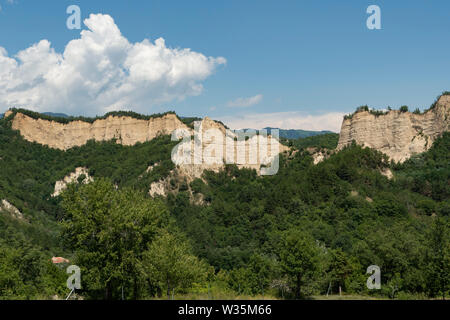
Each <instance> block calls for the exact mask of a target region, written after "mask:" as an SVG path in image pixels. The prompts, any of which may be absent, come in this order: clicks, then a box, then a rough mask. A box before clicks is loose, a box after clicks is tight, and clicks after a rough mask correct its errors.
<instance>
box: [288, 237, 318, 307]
mask: <svg viewBox="0 0 450 320" xmlns="http://www.w3.org/2000/svg"><path fill="white" fill-rule="evenodd" d="M318 258H319V248H318V246H317V245H316V241H315V240H314V239H313V238H312V237H311V236H310V235H309V234H307V233H304V232H302V231H300V230H296V229H293V230H290V231H287V232H286V234H285V236H284V239H283V242H282V247H281V251H280V260H281V268H282V270H283V272H284V273H286V274H287V275H288V276H289V277H290V278H291V281H292V282H293V283H294V287H295V291H294V292H295V298H297V299H299V298H301V297H302V291H301V288H302V286H303V284H304V283H305V280H306V279H308V278H309V279H311V278H314V276H315V272H316V271H317V268H318Z"/></svg>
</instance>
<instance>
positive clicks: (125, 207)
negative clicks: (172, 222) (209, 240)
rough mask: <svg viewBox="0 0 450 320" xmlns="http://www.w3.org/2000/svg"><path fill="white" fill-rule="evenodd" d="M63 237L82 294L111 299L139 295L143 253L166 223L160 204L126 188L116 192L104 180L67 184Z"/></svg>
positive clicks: (64, 199)
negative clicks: (76, 267) (71, 252)
mask: <svg viewBox="0 0 450 320" xmlns="http://www.w3.org/2000/svg"><path fill="white" fill-rule="evenodd" d="M62 206H63V208H64V210H65V211H66V214H65V216H64V219H63V222H62V224H63V236H64V238H65V240H66V243H67V244H68V245H69V246H70V247H71V248H72V249H73V250H74V252H75V257H76V259H75V263H76V264H77V265H79V266H80V268H81V272H82V277H83V283H82V286H83V290H84V291H85V292H86V293H87V294H88V295H90V296H92V297H94V298H98V297H100V296H101V295H103V296H104V297H105V299H115V298H119V297H120V296H122V292H123V290H125V294H126V295H127V298H133V299H137V298H139V297H141V296H142V294H143V292H142V291H141V287H142V283H143V282H142V281H141V280H142V278H143V277H144V275H143V274H142V272H141V270H142V268H141V267H140V264H141V260H142V252H144V250H145V249H146V248H147V244H148V243H150V242H151V241H152V240H153V238H154V237H155V235H156V234H157V232H158V231H159V230H161V229H162V228H164V227H166V226H167V225H168V213H167V210H166V209H165V207H164V206H163V205H162V203H160V202H159V201H154V200H152V199H150V198H147V197H145V195H144V194H141V193H140V192H136V191H133V190H131V189H126V188H125V189H123V190H115V188H114V185H113V184H112V183H111V182H110V181H109V180H106V179H97V180H95V182H93V183H90V184H87V185H79V186H75V185H71V186H69V188H68V189H67V190H66V191H65V192H64V193H63V201H62Z"/></svg>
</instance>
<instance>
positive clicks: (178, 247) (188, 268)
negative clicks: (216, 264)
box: [143, 232, 208, 299]
mask: <svg viewBox="0 0 450 320" xmlns="http://www.w3.org/2000/svg"><path fill="white" fill-rule="evenodd" d="M143 269H144V270H145V272H146V274H147V275H148V277H149V279H150V281H154V282H157V283H158V286H159V287H160V288H163V289H165V290H166V292H167V298H168V299H170V294H171V293H172V294H173V293H174V292H175V291H176V290H185V289H188V288H190V287H191V286H192V285H193V284H194V283H199V282H202V281H205V280H206V277H207V276H208V267H207V264H206V263H204V262H203V261H200V260H199V259H198V258H197V257H196V256H194V255H193V254H191V248H190V247H189V245H188V243H187V242H185V241H181V240H179V239H177V238H176V237H174V236H173V235H171V234H169V233H168V232H162V234H161V235H160V236H158V237H157V238H156V239H155V240H154V241H153V242H152V243H151V244H150V246H149V248H148V250H147V251H145V253H144V259H143Z"/></svg>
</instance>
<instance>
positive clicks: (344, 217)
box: [0, 116, 450, 299]
mask: <svg viewBox="0 0 450 320" xmlns="http://www.w3.org/2000/svg"><path fill="white" fill-rule="evenodd" d="M47 117H49V116H47ZM64 119H65V120H61V121H67V119H66V118H64ZM192 120H193V119H185V122H186V123H190V122H191V121H192ZM337 139H338V136H337V135H336V134H325V135H319V136H313V137H308V138H304V139H298V140H292V139H290V140H284V143H286V144H287V145H289V146H290V147H291V152H289V154H285V155H283V156H282V157H281V159H280V170H279V172H278V174H276V175H274V176H258V175H257V173H256V171H255V170H249V169H238V168H237V167H236V166H234V165H228V166H226V167H225V169H224V170H222V171H221V172H219V173H215V172H210V171H205V172H204V174H203V177H202V179H195V180H194V181H192V182H191V183H190V185H188V186H182V187H179V188H174V190H177V191H176V192H172V193H169V195H168V196H167V197H160V198H157V199H153V198H151V197H150V196H149V195H148V189H149V185H150V184H151V183H152V182H154V181H158V180H160V179H161V178H164V177H166V176H168V175H169V173H170V172H171V170H173V169H174V165H173V163H172V161H171V160H170V153H171V150H172V148H173V146H174V144H175V142H172V141H170V137H168V136H162V137H159V138H156V139H153V140H152V141H150V142H146V143H140V144H137V145H135V146H132V147H130V146H122V145H119V144H116V143H115V141H110V142H102V143H100V142H94V141H89V142H88V143H87V144H86V145H84V146H82V147H76V148H72V149H70V150H68V151H66V152H64V151H60V150H55V149H50V148H47V147H44V146H41V145H39V144H36V143H30V142H27V141H25V140H24V139H23V138H22V137H21V136H20V134H19V133H18V132H16V131H13V130H12V129H11V123H10V121H9V119H1V120H0V165H1V170H0V201H1V200H2V199H7V201H9V202H10V203H12V204H13V205H14V206H15V207H17V209H18V210H19V211H20V212H22V213H23V219H17V217H14V216H13V215H11V214H10V213H8V212H7V210H5V209H3V210H2V211H1V212H0V299H49V298H52V297H53V296H55V295H57V296H58V297H59V298H61V297H63V296H64V295H67V293H68V291H69V290H68V289H67V288H66V287H65V285H66V279H67V276H68V275H67V274H66V270H65V267H66V266H63V265H62V266H56V265H53V264H52V263H51V262H50V258H51V257H52V256H63V257H65V258H68V259H69V260H70V261H71V262H70V263H71V264H76V265H78V266H80V268H81V277H82V280H81V281H82V289H81V290H79V294H80V295H81V296H82V297H84V298H85V299H103V298H105V299H122V298H123V299H147V298H160V297H162V298H168V297H169V298H170V297H173V296H175V297H177V296H183V297H188V298H196V297H199V298H230V297H253V296H256V297H261V296H269V297H273V298H280V299H282V298H308V297H314V296H318V295H325V294H327V293H331V294H336V293H337V292H339V290H341V291H342V292H343V293H344V294H353V295H362V296H375V297H384V298H403V299H407V298H441V297H443V296H448V294H449V290H450V287H449V286H450V274H449V266H450V239H449V235H450V232H449V231H450V225H449V213H450V200H449V199H450V187H449V185H450V184H449V181H450V154H449V150H450V133H445V134H444V135H443V136H442V137H441V138H439V139H438V140H437V141H436V142H435V143H434V145H433V147H432V148H431V149H430V150H429V151H428V152H426V153H424V154H420V155H417V156H414V157H412V158H411V159H409V160H408V161H406V162H404V163H403V164H393V163H391V162H390V161H389V159H387V157H386V156H384V155H383V154H381V153H379V152H377V151H375V150H372V149H369V148H362V147H360V146H357V145H352V146H349V147H347V148H345V149H344V150H342V151H340V152H337V153H334V152H331V153H330V156H329V158H328V159H326V160H325V161H323V162H321V163H319V164H317V165H314V164H313V160H312V157H311V155H310V154H309V152H308V151H307V150H306V149H307V148H310V147H317V148H325V149H328V150H332V149H334V148H335V147H336V145H337ZM297 150H298V151H297ZM155 163H158V166H154V168H153V170H151V171H148V172H146V169H147V168H148V166H151V165H154V164H155ZM76 167H87V168H88V169H89V174H90V175H91V176H93V177H94V182H92V183H90V184H72V185H70V186H69V188H68V189H67V190H66V191H65V192H64V193H63V194H62V196H59V197H56V198H52V197H51V196H50V195H51V194H52V193H53V191H54V184H55V181H57V180H60V179H62V178H63V177H64V176H65V175H67V174H68V173H70V172H73V171H74V169H75V168H76ZM386 169H390V170H392V172H393V174H394V178H393V179H388V178H386V177H385V176H384V175H383V174H382V171H384V170H386ZM81 180H82V179H80V181H81ZM183 183H184V181H183V180H182V179H181V180H179V181H173V184H180V186H181V185H182V184H183ZM192 194H194V195H195V194H201V195H202V197H201V198H202V199H203V202H202V203H201V204H200V203H197V202H196V203H193V202H192V201H191V200H192ZM370 265H378V266H379V267H380V268H381V280H382V285H381V290H368V289H367V287H366V280H367V278H368V275H367V274H366V269H367V267H368V266H370Z"/></svg>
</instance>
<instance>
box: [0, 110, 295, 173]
mask: <svg viewBox="0 0 450 320" xmlns="http://www.w3.org/2000/svg"><path fill="white" fill-rule="evenodd" d="M13 113H14V116H13V118H12V125H11V126H12V128H13V129H14V130H18V131H19V132H20V134H21V135H22V136H23V137H24V138H25V139H26V140H28V141H30V142H37V143H39V144H42V145H46V146H48V147H50V148H54V149H60V150H68V149H70V148H73V147H75V146H82V145H84V144H86V143H87V142H88V141H89V140H95V141H109V140H112V139H116V141H117V143H119V144H122V145H128V146H131V145H134V144H136V143H138V142H141V143H143V142H146V141H150V140H152V139H154V138H156V137H158V136H160V135H171V134H172V133H173V132H174V131H180V130H181V131H184V132H185V133H187V134H186V135H187V136H189V137H190V136H191V135H193V134H194V130H193V129H192V128H190V127H188V126H187V125H186V124H184V123H183V122H182V121H181V120H180V119H179V118H178V117H177V115H176V114H173V113H167V114H165V115H163V116H160V117H153V118H150V119H148V120H143V119H136V118H133V117H129V116H117V115H109V116H107V117H106V118H101V119H96V120H95V121H93V122H86V121H80V120H74V121H69V122H68V123H61V122H58V121H54V120H47V119H40V118H37V119H36V118H33V117H30V116H28V115H26V114H24V113H22V112H19V111H16V112H15V111H12V110H9V111H7V112H6V113H5V117H9V116H10V115H12V114H13ZM199 127H200V130H201V131H200V132H202V135H201V136H200V137H201V148H192V157H193V158H194V155H195V153H198V152H201V155H200V158H201V163H194V162H192V164H183V165H182V166H181V167H183V168H181V169H182V170H184V171H186V174H191V175H192V176H200V175H201V173H202V172H203V170H205V169H209V170H219V169H220V168H222V167H223V163H235V164H237V165H238V166H239V167H247V168H253V169H256V170H257V171H259V169H260V168H261V165H264V166H267V165H268V164H270V163H271V160H272V159H273V157H274V156H276V155H278V152H283V151H286V150H288V148H287V147H286V146H284V145H281V144H280V143H279V142H278V140H277V139H272V138H271V137H270V136H268V137H263V136H261V137H260V136H254V137H251V138H250V139H248V141H245V142H244V144H245V147H243V148H238V147H237V144H238V143H237V141H235V140H236V137H235V135H233V134H229V133H227V129H226V128H225V126H224V125H223V124H222V123H220V122H216V121H213V120H211V119H209V118H208V117H205V118H204V119H203V120H202V121H201V123H200V126H199ZM210 129H215V130H217V132H220V134H221V135H222V137H223V139H217V137H214V136H210V135H208V134H207V132H208V130H210ZM191 143H192V144H193V143H194V140H192V141H191ZM263 144H264V145H267V147H266V148H267V152H265V155H266V156H264V157H261V156H260V155H259V154H260V152H259V149H258V148H259V146H260V145H263ZM272 145H274V146H276V148H272ZM256 149H258V150H256ZM218 150H221V152H220V161H219V162H218V163H214V161H211V160H212V159H211V158H212V157H216V156H217V155H216V154H215V153H217V151H218ZM273 150H277V153H276V154H275V153H274V152H273ZM250 154H257V159H256V162H255V161H253V160H254V159H251V158H250V156H249V155H250ZM177 157H178V156H177V155H175V158H177ZM230 159H231V161H230ZM242 159H244V160H242ZM175 160H176V159H175ZM239 160H240V161H239ZM175 162H176V161H175ZM263 170H264V169H263Z"/></svg>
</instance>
